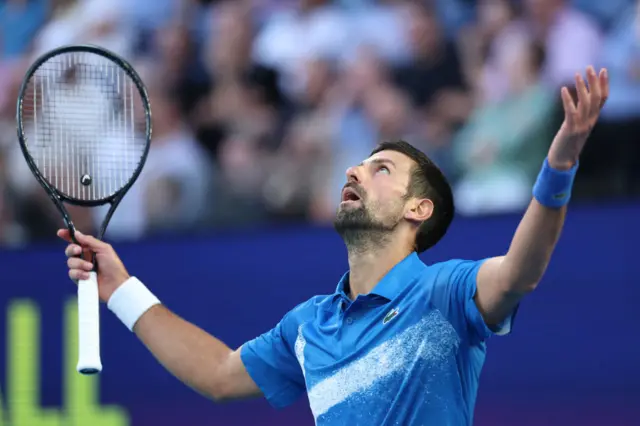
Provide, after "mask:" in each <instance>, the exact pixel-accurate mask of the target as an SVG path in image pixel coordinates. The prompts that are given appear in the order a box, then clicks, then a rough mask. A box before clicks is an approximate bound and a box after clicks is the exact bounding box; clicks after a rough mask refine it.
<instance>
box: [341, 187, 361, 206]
mask: <svg viewBox="0 0 640 426" xmlns="http://www.w3.org/2000/svg"><path fill="white" fill-rule="evenodd" d="M359 200H360V196H359V195H358V194H357V193H356V192H355V191H354V190H353V189H351V188H345V189H344V190H343V191H342V202H343V203H345V202H348V201H359Z"/></svg>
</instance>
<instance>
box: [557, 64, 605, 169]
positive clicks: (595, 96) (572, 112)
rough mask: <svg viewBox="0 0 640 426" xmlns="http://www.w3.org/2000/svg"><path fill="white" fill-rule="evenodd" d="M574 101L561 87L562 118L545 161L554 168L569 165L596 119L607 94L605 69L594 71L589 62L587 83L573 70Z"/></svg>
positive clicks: (575, 157)
mask: <svg viewBox="0 0 640 426" xmlns="http://www.w3.org/2000/svg"><path fill="white" fill-rule="evenodd" d="M575 80H576V92H577V98H578V99H577V103H576V102H575V101H574V100H573V98H572V97H571V94H570V93H569V89H567V88H566V87H563V88H562V90H561V96H562V105H563V108H564V121H563V123H562V126H561V127H560V130H559V131H558V133H557V134H556V137H555V138H554V140H553V143H552V144H551V148H550V149H549V155H548V160H549V165H550V166H551V167H553V168H555V169H558V170H568V169H570V168H571V167H573V166H574V165H575V164H576V163H577V161H578V158H579V156H580V153H581V152H582V148H583V147H584V145H585V143H586V142H587V138H588V137H589V135H590V134H591V130H592V129H593V127H594V126H595V124H596V122H597V121H598V117H599V116H600V111H601V110H602V107H603V106H604V104H605V102H606V101H607V98H608V97H609V76H608V74H607V70H606V69H601V70H600V73H599V74H596V71H595V69H594V68H593V67H592V66H589V67H588V68H587V81H588V84H589V85H588V87H587V84H586V83H585V81H584V79H583V78H582V76H581V75H580V74H578V73H577V74H576V77H575Z"/></svg>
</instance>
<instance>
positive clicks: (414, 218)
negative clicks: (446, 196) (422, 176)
mask: <svg viewBox="0 0 640 426" xmlns="http://www.w3.org/2000/svg"><path fill="white" fill-rule="evenodd" d="M407 207H408V208H407V211H406V212H405V214H404V218H405V219H407V220H408V221H411V222H424V221H425V220H427V219H429V218H430V217H431V215H432V214H433V201H431V200H429V199H428V198H422V199H418V198H416V199H413V200H411V201H410V202H409V203H407Z"/></svg>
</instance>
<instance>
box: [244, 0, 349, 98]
mask: <svg viewBox="0 0 640 426" xmlns="http://www.w3.org/2000/svg"><path fill="white" fill-rule="evenodd" d="M348 45H349V27H348V20H347V18H346V16H345V13H344V11H343V10H342V9H341V8H339V7H338V6H336V5H333V4H332V2H331V1H328V0H299V1H298V2H297V7H295V8H292V9H288V10H283V11H277V12H275V13H274V14H273V15H272V16H271V17H270V18H269V20H268V22H267V23H266V24H265V27H264V28H263V29H262V31H261V32H260V34H259V35H258V37H257V39H256V41H255V44H254V46H253V59H254V60H255V61H256V62H257V63H258V64H261V65H265V66H268V67H270V68H273V69H275V70H276V71H278V73H279V74H280V76H281V79H280V83H281V85H282V87H283V90H284V91H285V92H286V93H287V94H290V93H291V92H292V91H298V90H300V89H301V87H302V86H303V84H304V83H303V80H302V76H303V75H304V69H303V64H304V61H305V60H307V59H310V58H318V57H320V58H324V59H329V60H338V59H339V58H340V57H341V56H342V55H343V49H344V46H348Z"/></svg>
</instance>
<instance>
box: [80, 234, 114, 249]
mask: <svg viewBox="0 0 640 426" xmlns="http://www.w3.org/2000/svg"><path fill="white" fill-rule="evenodd" d="M76 240H78V242H79V243H80V244H82V246H84V247H88V248H90V249H91V251H93V252H95V253H99V252H104V251H105V250H107V249H108V248H109V244H107V243H105V242H104V241H100V240H99V239H97V238H95V237H92V236H91V235H84V234H83V233H82V232H80V231H76Z"/></svg>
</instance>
